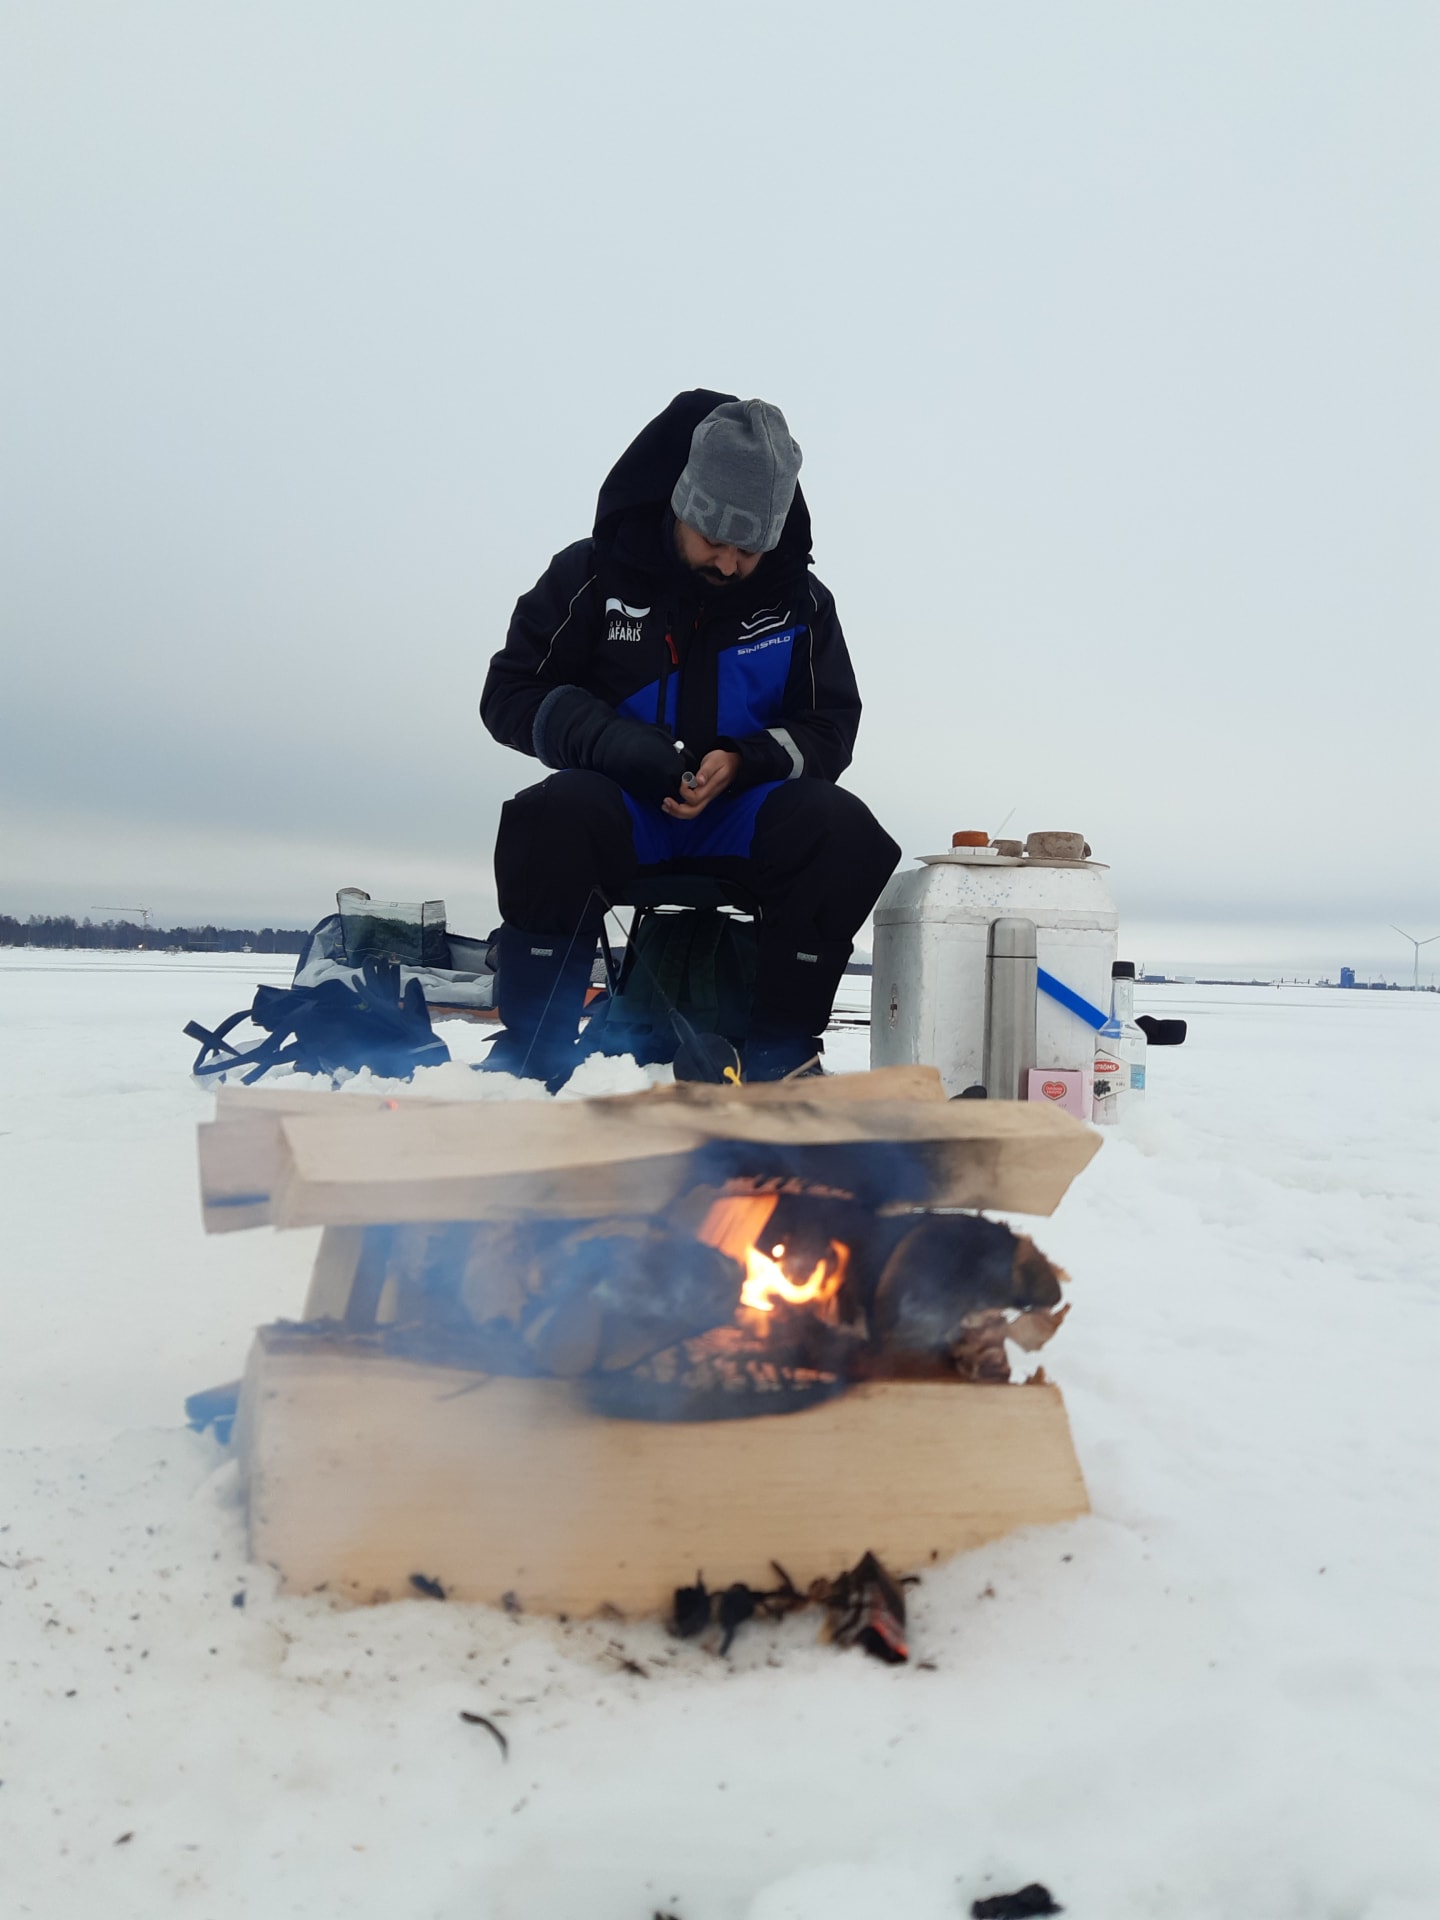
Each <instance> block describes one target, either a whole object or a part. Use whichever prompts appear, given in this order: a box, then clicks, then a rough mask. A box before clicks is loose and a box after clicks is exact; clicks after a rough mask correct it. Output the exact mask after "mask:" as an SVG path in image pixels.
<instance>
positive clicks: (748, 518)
mask: <svg viewBox="0 0 1440 1920" xmlns="http://www.w3.org/2000/svg"><path fill="white" fill-rule="evenodd" d="M799 474H800V449H799V447H797V446H796V444H795V442H794V441H793V440H792V439H791V438H790V429H789V427H787V426H786V424H785V416H784V414H783V413H781V411H780V409H779V408H778V407H772V406H771V405H770V402H769V401H768V400H723V401H722V402H721V403H720V405H719V406H718V407H716V408H714V409H713V410H712V411H711V412H710V413H707V414H706V416H705V418H704V419H703V420H702V421H701V422H700V424H699V426H698V427H696V429H695V431H694V433H693V434H692V435H691V437H690V458H689V459H688V460H687V461H686V462H685V470H684V472H683V473H682V474H681V475H680V478H679V479H678V480H677V481H676V482H675V491H674V493H672V494H671V496H670V506H671V509H672V511H673V512H674V515H675V518H676V519H677V520H683V521H684V522H685V524H686V525H687V526H690V527H694V528H695V530H696V532H697V533H702V534H704V536H705V538H706V539H707V540H713V541H714V542H715V543H716V545H717V546H726V547H731V546H733V547H743V548H745V550H746V551H747V552H749V553H770V552H772V551H773V550H774V548H776V547H778V546H779V544H780V535H781V534H782V533H783V532H784V530H785V516H786V515H787V514H788V513H789V511H790V502H791V501H792V500H793V499H794V498H795V482H796V480H797V479H798V478H799Z"/></svg>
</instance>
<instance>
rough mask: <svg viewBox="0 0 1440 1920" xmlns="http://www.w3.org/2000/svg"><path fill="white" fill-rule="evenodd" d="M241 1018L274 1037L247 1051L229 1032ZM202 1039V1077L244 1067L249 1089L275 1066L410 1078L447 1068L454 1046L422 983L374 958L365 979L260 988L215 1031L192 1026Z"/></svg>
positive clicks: (362, 974) (197, 1068)
mask: <svg viewBox="0 0 1440 1920" xmlns="http://www.w3.org/2000/svg"><path fill="white" fill-rule="evenodd" d="M242 1020H251V1021H253V1022H254V1023H255V1025H256V1026H257V1027H262V1028H263V1029H264V1030H265V1032H266V1034H267V1035H268V1036H269V1037H268V1039H265V1040H262V1041H261V1042H260V1044H259V1045H258V1046H255V1047H251V1048H250V1049H249V1050H248V1051H245V1052H242V1051H241V1050H240V1049H239V1048H238V1047H232V1046H231V1045H230V1043H229V1041H228V1040H227V1039H226V1035H227V1034H228V1033H229V1032H230V1031H231V1029H232V1028H234V1027H237V1026H238V1025H239V1024H240V1022H241V1021H242ZM185 1032H186V1033H187V1034H188V1035H189V1036H190V1038H191V1039H192V1040H198V1041H199V1042H200V1051H199V1053H198V1054H197V1055H196V1056H195V1065H194V1067H193V1068H192V1069H191V1071H192V1072H193V1073H195V1074H197V1075H202V1076H203V1075H208V1074H217V1073H228V1072H231V1071H235V1070H239V1069H241V1068H244V1069H245V1072H244V1075H243V1078H244V1080H245V1084H246V1085H247V1086H249V1085H250V1084H251V1083H252V1082H253V1081H255V1080H258V1079H259V1078H260V1077H261V1075H262V1074H265V1073H268V1072H269V1070H270V1068H271V1067H294V1068H295V1069H296V1070H297V1071H298V1072H300V1073H328V1074H335V1073H358V1072H359V1071H360V1069H361V1068H362V1067H369V1069H370V1071H371V1072H372V1073H376V1074H381V1075H383V1076H384V1077H385V1078H386V1079H387V1080H408V1079H409V1078H410V1076H411V1075H412V1074H413V1073H414V1071H415V1069H416V1067H438V1066H443V1065H444V1063H445V1062H446V1061H447V1060H448V1059H449V1058H450V1049H449V1048H448V1047H447V1046H446V1044H445V1042H444V1041H443V1040H440V1039H438V1038H437V1037H436V1034H435V1030H434V1028H433V1027H432V1026H431V1025H430V1011H429V1008H428V1007H427V1006H426V1004H425V995H424V994H423V992H422V991H421V989H420V982H419V981H418V980H414V979H412V980H411V981H410V983H409V985H408V986H406V987H405V988H404V990H403V992H402V990H401V985H400V969H399V967H398V966H395V965H394V964H393V963H392V962H390V961H384V960H373V959H367V960H365V961H363V962H362V963H361V966H360V968H359V970H358V977H357V978H356V979H354V980H353V981H349V980H343V979H334V978H331V979H328V980H322V981H320V982H319V983H318V984H317V985H315V986H313V987H257V988H256V989H255V998H254V1001H253V1002H252V1003H251V1005H250V1006H248V1007H242V1008H241V1009H240V1011H239V1012H238V1013H232V1014H231V1015H230V1018H229V1019H228V1020H222V1021H221V1023H220V1025H219V1026H218V1027H216V1028H215V1029H214V1031H213V1032H212V1031H211V1030H210V1028H208V1027H202V1026H201V1024H200V1022H199V1021H198V1020H192V1021H190V1022H189V1024H188V1025H187V1026H186V1028H185Z"/></svg>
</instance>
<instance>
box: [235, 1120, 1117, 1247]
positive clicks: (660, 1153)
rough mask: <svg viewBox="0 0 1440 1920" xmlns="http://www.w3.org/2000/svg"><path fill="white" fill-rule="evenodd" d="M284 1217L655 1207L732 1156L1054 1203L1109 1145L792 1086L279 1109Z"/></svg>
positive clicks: (957, 1197) (948, 1200)
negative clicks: (762, 1100)
mask: <svg viewBox="0 0 1440 1920" xmlns="http://www.w3.org/2000/svg"><path fill="white" fill-rule="evenodd" d="M280 1131H281V1139H282V1142H283V1152H284V1159H283V1164H282V1168H281V1172H280V1174H279V1176H278V1179H277V1181H276V1186H275V1191H274V1197H273V1201H272V1214H273V1218H274V1220H275V1222H276V1224H277V1225H279V1226H290V1227H301V1226H314V1225H335V1226H367V1225H379V1224H384V1223H387V1222H389V1223H396V1222H404V1221H424V1220H514V1219H520V1218H524V1217H527V1216H534V1215H537V1214H549V1215H554V1216H564V1217H570V1218H585V1217H591V1216H594V1215H596V1214H601V1213H655V1212H659V1211H661V1210H663V1209H664V1208H665V1207H667V1206H668V1205H669V1204H670V1203H671V1202H672V1201H673V1200H675V1199H676V1198H677V1197H678V1196H679V1195H680V1194H682V1193H683V1192H685V1191H686V1189H687V1188H688V1187H690V1186H693V1185H694V1184H696V1183H697V1181H700V1180H703V1179H706V1178H709V1177H712V1174H713V1169H714V1166H715V1157H714V1154H713V1153H711V1152H708V1151H707V1150H708V1149H713V1148H716V1147H717V1146H718V1145H719V1144H721V1143H723V1144H724V1145H725V1147H726V1148H727V1153H726V1158H725V1165H726V1166H727V1167H728V1168H729V1169H730V1170H732V1171H744V1172H746V1173H759V1174H770V1173H777V1172H778V1173H790V1174H796V1175H798V1176H800V1177H802V1178H804V1179H806V1180H810V1181H818V1182H822V1183H828V1184H834V1185H836V1186H839V1187H842V1188H845V1189H846V1190H849V1191H853V1192H855V1193H856V1194H857V1196H858V1197H860V1198H862V1199H865V1200H867V1201H868V1202H870V1203H872V1204H878V1203H880V1202H883V1201H887V1200H896V1201H900V1200H903V1201H906V1202H908V1203H909V1204H911V1205H917V1206H930V1207H945V1206H948V1207H995V1208H1004V1209H1007V1210H1011V1211H1015V1212H1020V1213H1037V1214H1048V1213H1052V1212H1053V1211H1054V1209H1055V1207H1056V1206H1057V1205H1058V1204H1059V1202H1060V1200H1061V1198H1062V1197H1063V1195H1064V1193H1065V1191H1066V1189H1067V1188H1068V1187H1069V1185H1070V1182H1071V1181H1072V1180H1073V1179H1074V1178H1075V1176H1076V1174H1078V1173H1079V1172H1080V1171H1081V1169H1082V1168H1083V1167H1084V1166H1085V1165H1086V1164H1087V1163H1088V1162H1089V1160H1090V1159H1091V1157H1092V1156H1093V1155H1094V1154H1095V1152H1096V1151H1097V1150H1098V1147H1099V1144H1100V1142H1099V1137H1098V1135H1097V1134H1095V1133H1093V1132H1092V1131H1091V1130H1090V1129H1089V1128H1088V1127H1085V1126H1083V1125H1082V1124H1081V1123H1080V1122H1079V1121H1077V1120H1074V1119H1072V1118H1071V1117H1070V1115H1068V1114H1065V1113H1060V1112H1057V1111H1056V1110H1054V1109H1052V1108H1047V1107H1042V1106H1038V1105H1034V1104H1031V1103H1028V1102H1019V1101H955V1102H944V1103H941V1102H933V1103H932V1102H930V1101H925V1100H868V1101H864V1102H860V1101H856V1102H854V1103H851V1104H848V1105H847V1104H843V1103H838V1102H837V1103H824V1102H821V1101H818V1100H809V1099H801V1098H792V1099H790V1100H788V1101H787V1102H785V1103H784V1104H783V1105H781V1104H779V1103H776V1104H774V1105H758V1104H756V1105H749V1104H743V1103H741V1102H739V1101H736V1102H733V1103H730V1104H726V1105H721V1104H719V1103H715V1104H701V1103H696V1104H694V1105H689V1106H683V1107H682V1106H681V1105H679V1103H672V1102H665V1101H656V1102H652V1103H649V1104H641V1103H639V1102H635V1103H631V1102H629V1101H618V1100H617V1101H599V1100H597V1101H575V1102H571V1103H560V1102H545V1103H544V1104H542V1103H540V1102H538V1101H537V1102H533V1103H530V1102H526V1103H517V1104H514V1105H508V1106H507V1107H506V1109H505V1110H504V1113H503V1115H502V1116H497V1115H496V1114H495V1112H494V1111H493V1109H490V1110H487V1108H486V1107H485V1106H453V1107H432V1108H428V1109H412V1108H407V1107H405V1106H399V1107H397V1108H395V1109H394V1110H393V1111H388V1112H380V1113H373V1114H363V1113H347V1112H338V1111H337V1112H334V1113H331V1114H327V1115H325V1116H323V1117H318V1116H317V1117H313V1118H312V1117H310V1116H296V1117H291V1118H282V1119H281V1122H280Z"/></svg>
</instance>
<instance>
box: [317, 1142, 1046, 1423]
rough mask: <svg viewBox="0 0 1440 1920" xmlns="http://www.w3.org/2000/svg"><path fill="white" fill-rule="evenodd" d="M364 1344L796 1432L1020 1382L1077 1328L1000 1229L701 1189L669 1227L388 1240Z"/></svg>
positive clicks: (599, 1222) (610, 1224)
mask: <svg viewBox="0 0 1440 1920" xmlns="http://www.w3.org/2000/svg"><path fill="white" fill-rule="evenodd" d="M361 1273H362V1274H366V1275H367V1276H368V1283H367V1285H366V1286H365V1287H363V1288H360V1287H357V1289H356V1297H355V1298H354V1299H352V1302H351V1314H350V1317H349V1326H350V1331H351V1333H352V1334H353V1335H357V1336H362V1337H364V1338H366V1339H369V1340H374V1341H377V1342H379V1343H380V1344H381V1346H382V1347H383V1348H384V1350H385V1351H387V1352H391V1353H395V1354H399V1355H406V1356H409V1357H414V1358H422V1359H424V1360H427V1361H429V1362H431V1363H432V1364H440V1365H447V1364H450V1365H455V1366H458V1367H465V1368H472V1369H473V1368H480V1369H482V1370H484V1371H485V1372H488V1373H496V1374H509V1375H519V1376H525V1377H546V1376H549V1377H555V1378H562V1379H570V1380H576V1381H579V1382H582V1383H583V1384H584V1387H585V1390H586V1392H587V1396H588V1398H589V1400H590V1403H591V1405H592V1406H593V1407H594V1408H595V1410H596V1411H597V1412H603V1413H609V1414H617V1415H624V1416H627V1417H631V1418H636V1417H639V1418H649V1419H663V1420H696V1419H702V1420H703V1419H718V1418H736V1417H745V1416H748V1415H752V1414H760V1413H775V1412H791V1411H796V1410H798V1409H800V1408H802V1407H806V1406H811V1405H814V1404H816V1403H817V1402H819V1401H822V1400H825V1399H828V1398H831V1397H833V1396H834V1395H836V1394H839V1393H843V1392H844V1391H845V1390H846V1389H847V1388H848V1387H850V1386H851V1385H853V1384H855V1383H857V1382H859V1381H862V1380H885V1379H891V1380H900V1379H905V1380H923V1379H944V1378H951V1379H958V1380H985V1381H996V1382H1004V1381H1007V1380H1009V1379H1010V1378H1011V1377H1012V1363H1011V1351H1012V1349H1014V1348H1018V1349H1020V1350H1023V1351H1034V1350H1035V1349H1036V1348H1038V1347H1040V1346H1042V1345H1043V1344H1044V1343H1045V1341H1047V1340H1048V1339H1049V1338H1050V1337H1051V1335H1052V1334H1053V1333H1054V1331H1055V1329H1056V1328H1057V1327H1058V1325H1059V1323H1060V1321H1061V1319H1062V1318H1063V1316H1064V1312H1065V1309H1063V1308H1061V1306H1060V1298H1061V1283H1062V1281H1063V1279H1064V1275H1063V1274H1062V1273H1061V1272H1060V1271H1059V1269H1057V1268H1056V1267H1054V1266H1053V1265H1052V1264H1051V1262H1050V1261H1048V1260H1047V1259H1046V1258H1045V1256H1044V1255H1043V1254H1042V1253H1040V1252H1039V1251H1038V1249H1037V1248H1036V1247H1035V1246H1034V1245H1033V1243H1032V1242H1030V1241H1029V1240H1028V1239H1026V1238H1025V1237H1023V1236H1020V1235H1017V1234H1015V1233H1013V1232H1012V1231H1011V1230H1010V1228H1008V1227H1006V1226H1004V1225H1002V1224H1001V1223H999V1222H998V1221H994V1220H989V1219H987V1218H985V1217H984V1216H983V1215H979V1214H975V1213H961V1212H924V1211H918V1210H914V1209H906V1208H903V1207H901V1208H886V1207H875V1206H873V1205H871V1204H867V1203H864V1202H862V1201H860V1200H859V1199H857V1198H856V1196H855V1195H854V1194H853V1193H850V1192H847V1191H844V1190H841V1189H839V1188H835V1187H827V1186H822V1185H818V1184H816V1183H813V1182H805V1181H802V1180H798V1179H795V1178H781V1177H772V1178H769V1179H757V1178H732V1179H730V1180H727V1181H724V1182H722V1183H720V1184H718V1185H714V1186H697V1187H695V1188H693V1189H691V1191H690V1192H688V1193H687V1194H684V1195H683V1196H682V1197H681V1198H680V1199H679V1200H678V1201H677V1202H676V1203H675V1204H674V1205H673V1206H672V1207H670V1208H669V1209H668V1210H667V1211H666V1212H664V1213H661V1214H657V1215H649V1216H638V1217H603V1218H599V1219H595V1220H589V1221H581V1222H576V1221H573V1220H568V1221H560V1222H556V1221H535V1222H512V1223H505V1224H501V1225H493V1224H477V1225H473V1226H415V1227H396V1228H379V1227H376V1228H369V1229H367V1230H366V1240H365V1250H364V1252H363V1254H362V1257H361Z"/></svg>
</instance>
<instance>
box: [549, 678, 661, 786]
mask: <svg viewBox="0 0 1440 1920" xmlns="http://www.w3.org/2000/svg"><path fill="white" fill-rule="evenodd" d="M535 752H536V755H537V756H538V758H539V759H540V760H542V761H543V762H544V764H545V765H546V766H547V767H557V768H558V767H575V768H578V769H579V770H580V771H582V772H584V773H603V774H604V776H605V778H606V779H607V780H613V781H614V782H615V784H616V786H617V787H623V788H624V789H625V791H626V793H629V794H633V795H634V797H635V798H636V799H637V800H646V801H648V802H649V803H650V805H651V806H653V807H658V806H659V804H660V802H661V801H662V800H668V799H678V798H679V794H680V776H681V774H682V773H689V772H693V771H694V764H693V756H692V755H690V754H688V753H683V752H679V751H677V749H676V745H675V742H674V741H673V740H672V739H671V738H670V735H669V734H668V733H667V732H666V731H665V729H664V728H663V727H652V726H649V725H647V724H646V722H645V721H643V720H631V719H629V718H627V716H626V715H625V714H623V713H616V711H615V709H614V708H613V707H607V706H606V704H605V702H604V701H603V700H601V699H599V698H597V696H596V695H595V694H593V693H586V692H585V690H584V688H583V687H556V688H555V690H554V691H553V692H552V693H547V694H546V696H545V698H544V700H543V701H542V702H541V704H540V710H539V712H538V713H537V714H536V716H535Z"/></svg>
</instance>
